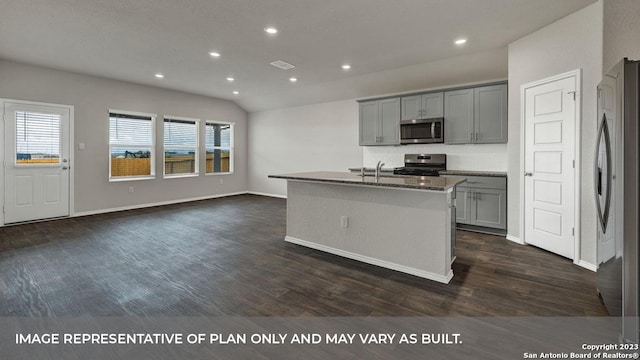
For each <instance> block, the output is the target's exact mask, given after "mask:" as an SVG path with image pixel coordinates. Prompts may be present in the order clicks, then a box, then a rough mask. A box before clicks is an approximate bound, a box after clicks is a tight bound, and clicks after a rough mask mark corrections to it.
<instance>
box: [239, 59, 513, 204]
mask: <svg viewBox="0 0 640 360" xmlns="http://www.w3.org/2000/svg"><path fill="white" fill-rule="evenodd" d="M384 74H385V78H386V79H387V80H386V81H387V82H388V84H386V86H385V87H384V88H385V89H388V91H389V92H388V93H385V94H379V93H378V94H373V93H372V94H370V96H368V97H380V96H390V95H396V94H401V93H407V92H415V91H423V90H425V91H426V90H433V89H436V88H447V87H453V86H457V85H472V84H478V83H483V82H490V81H495V80H499V79H502V80H503V79H505V78H506V75H507V50H506V48H502V49H494V50H489V51H484V52H481V53H477V54H472V55H469V56H459V57H455V58H451V59H443V60H438V61H433V62H430V63H424V64H418V65H414V66H409V67H405V68H400V69H393V70H389V71H386V72H384ZM364 77H365V78H367V79H364V80H363V79H360V80H362V81H361V82H359V83H358V82H356V81H355V80H354V79H351V80H348V81H347V80H345V87H344V90H342V93H341V94H342V95H343V96H345V97H346V96H349V95H351V96H356V94H361V93H367V92H366V88H367V86H370V87H371V88H374V87H375V88H379V84H376V83H375V82H373V81H372V80H370V79H369V78H373V77H374V76H364ZM376 78H377V77H376ZM368 79H369V80H368ZM309 101H312V100H311V99H309ZM285 106H286V105H285ZM414 152H416V153H417V152H426V153H439V152H445V153H447V154H450V156H449V158H448V159H449V160H448V161H450V163H451V166H450V168H452V169H463V170H495V171H506V169H507V165H506V164H507V161H506V145H460V146H453V145H422V146H420V145H411V146H398V147H393V146H382V147H359V146H358V104H357V102H356V99H351V100H345V101H335V102H324V103H320V104H315V105H306V106H300V107H288V108H287V107H285V108H281V109H276V110H265V111H260V112H254V113H250V114H249V190H250V191H253V192H258V193H266V194H275V195H281V196H284V195H285V194H286V184H285V182H284V181H283V180H277V179H268V178H267V175H269V174H278V173H288V172H300V171H315V170H335V171H347V169H348V168H350V167H360V166H363V164H364V165H366V166H373V165H375V164H376V162H377V161H378V160H383V161H385V162H386V163H387V165H386V166H385V167H394V166H402V163H403V155H404V154H405V153H414Z"/></svg>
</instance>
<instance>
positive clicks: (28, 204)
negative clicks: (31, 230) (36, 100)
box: [4, 101, 71, 224]
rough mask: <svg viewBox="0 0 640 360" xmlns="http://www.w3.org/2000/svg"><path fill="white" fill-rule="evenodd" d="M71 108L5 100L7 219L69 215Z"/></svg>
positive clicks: (5, 190) (12, 221)
mask: <svg viewBox="0 0 640 360" xmlns="http://www.w3.org/2000/svg"><path fill="white" fill-rule="evenodd" d="M70 111H71V110H70V108H69V107H62V106H61V107H57V106H51V105H46V104H33V103H22V102H10V101H7V102H4V130H5V131H4V144H5V146H4V223H5V224H10V223H16V222H22V221H30V220H39V219H47V218H54V217H61V216H68V215H69V194H70V189H69V167H70V162H69V151H70V149H69V148H70V145H69V144H70V138H69V132H70Z"/></svg>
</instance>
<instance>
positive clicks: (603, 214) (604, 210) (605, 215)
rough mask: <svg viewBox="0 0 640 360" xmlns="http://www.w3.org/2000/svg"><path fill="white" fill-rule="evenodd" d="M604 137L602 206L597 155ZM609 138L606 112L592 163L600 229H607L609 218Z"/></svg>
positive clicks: (604, 230) (600, 175) (600, 170)
mask: <svg viewBox="0 0 640 360" xmlns="http://www.w3.org/2000/svg"><path fill="white" fill-rule="evenodd" d="M603 139H604V146H605V149H604V150H605V158H606V171H607V184H606V190H605V198H604V206H602V205H601V204H600V199H599V196H600V194H602V169H601V168H600V167H599V166H598V155H599V153H600V146H601V145H603V144H602V140H603ZM611 170H612V169H611V139H610V133H609V125H607V116H606V114H603V115H602V121H601V122H600V126H599V129H598V142H597V144H596V156H595V164H594V177H595V179H594V180H595V183H596V189H595V190H596V191H595V197H596V210H597V211H598V220H600V225H601V226H602V231H603V232H606V231H607V222H608V220H609V210H610V208H611V181H612V179H611Z"/></svg>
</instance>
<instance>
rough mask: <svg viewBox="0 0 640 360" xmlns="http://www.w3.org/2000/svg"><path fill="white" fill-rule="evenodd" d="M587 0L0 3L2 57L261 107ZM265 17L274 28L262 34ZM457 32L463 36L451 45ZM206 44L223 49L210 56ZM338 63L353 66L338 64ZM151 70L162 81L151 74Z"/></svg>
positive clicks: (489, 45)
mask: <svg viewBox="0 0 640 360" xmlns="http://www.w3.org/2000/svg"><path fill="white" fill-rule="evenodd" d="M595 1H596V0H562V1H558V0H183V1H180V0H55V1H52V0H1V3H0V58H2V59H6V60H13V61H19V62H25V63H30V64H35V65H42V66H46V67H52V68H57V69H62V70H69V71H74V72H79V73H86V74H91V75H97V76H102V77H108V78H113V79H119V80H125V81H131V82H135V83H140V84H147V85H153V86H159V87H164V88H170V89H176V90H182V91H186V92H190V93H195V94H202V95H207V96H214V97H218V98H224V99H230V100H234V101H236V102H237V103H238V104H239V105H241V106H242V107H244V108H245V109H246V110H247V111H258V110H263V109H268V108H274V107H278V106H282V105H283V104H286V105H287V106H292V105H299V104H302V103H309V102H314V100H317V101H315V102H319V101H321V100H322V101H324V100H331V99H332V95H331V94H336V93H340V91H337V90H339V88H340V87H341V86H343V85H344V84H350V86H356V87H357V83H358V79H366V80H367V83H368V84H371V86H373V87H375V86H376V85H375V84H376V83H378V84H382V83H384V81H385V76H388V71H389V70H391V69H397V68H405V67H407V68H410V67H411V66H414V67H415V65H418V64H424V63H430V62H434V61H437V60H441V59H446V58H452V57H459V56H467V55H472V54H475V53H480V52H485V51H487V50H491V49H497V50H496V51H501V53H504V50H503V49H502V48H504V47H505V46H506V45H507V44H509V43H510V42H512V41H514V40H516V39H518V38H520V37H522V36H524V35H526V34H529V33H531V32H533V31H535V30H537V29H539V28H541V27H543V26H545V25H547V24H549V23H552V22H554V21H555V20H557V19H559V18H561V17H564V16H566V15H568V14H570V13H572V12H574V11H576V10H578V9H581V8H583V7H585V6H587V5H589V4H591V3H593V2H595ZM269 25H273V26H276V27H277V28H278V29H279V30H280V32H279V33H278V34H277V35H275V36H270V35H267V34H266V33H265V32H264V31H263V29H264V28H265V27H266V26H269ZM458 37H466V38H468V39H469V41H468V43H467V44H466V45H464V46H463V47H458V46H455V45H454V44H453V40H454V39H455V38H458ZM212 50H216V51H219V52H220V53H221V54H222V56H221V57H220V58H218V59H213V58H212V57H210V56H209V55H208V53H209V52H210V51H212ZM505 56H506V55H505ZM274 60H284V61H287V62H290V63H292V64H294V65H296V68H295V69H292V70H286V71H283V70H280V69H277V68H275V67H272V66H270V65H269V63H270V62H272V61H274ZM343 63H349V64H351V65H352V69H351V70H350V71H348V72H345V71H343V70H342V69H341V67H340V66H341V65H342V64H343ZM415 68H416V70H420V69H421V68H420V67H415ZM157 72H160V73H163V74H164V75H165V78H164V79H161V80H160V79H156V78H155V77H154V74H155V73H157ZM385 73H386V75H385ZM505 73H506V68H505ZM376 74H380V75H379V76H378V75H376ZM228 76H233V77H234V78H235V79H236V81H235V82H234V83H228V82H227V81H226V80H225V78H226V77H228ZM291 76H296V77H297V78H298V79H299V80H298V82H297V83H296V84H292V83H290V82H289V80H288V79H289V77H291ZM376 76H378V77H377V81H374V80H375V79H374V78H376ZM354 84H355V85H354ZM319 88H322V89H324V90H323V91H319V90H318V89H319ZM379 89H380V90H381V91H383V92H387V91H385V90H384V89H385V87H384V86H381V87H379ZM233 90H239V91H240V95H233V94H232V93H231V92H232V91H233ZM370 92H371V89H369V91H368V93H370ZM368 93H359V92H358V91H352V92H351V93H349V94H350V95H352V96H353V97H359V96H369V94H368ZM305 94H306V96H305ZM0 95H1V94H0ZM316 95H317V97H316ZM334 97H335V96H334ZM292 99H295V100H292ZM334 100H337V99H334Z"/></svg>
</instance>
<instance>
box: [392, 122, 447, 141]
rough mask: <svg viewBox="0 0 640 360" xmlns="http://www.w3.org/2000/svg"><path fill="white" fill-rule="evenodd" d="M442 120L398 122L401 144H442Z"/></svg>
mask: <svg viewBox="0 0 640 360" xmlns="http://www.w3.org/2000/svg"><path fill="white" fill-rule="evenodd" d="M443 123H444V119H443V118H435V119H415V120H402V121H400V143H401V144H430V143H443V142H444V127H443Z"/></svg>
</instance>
